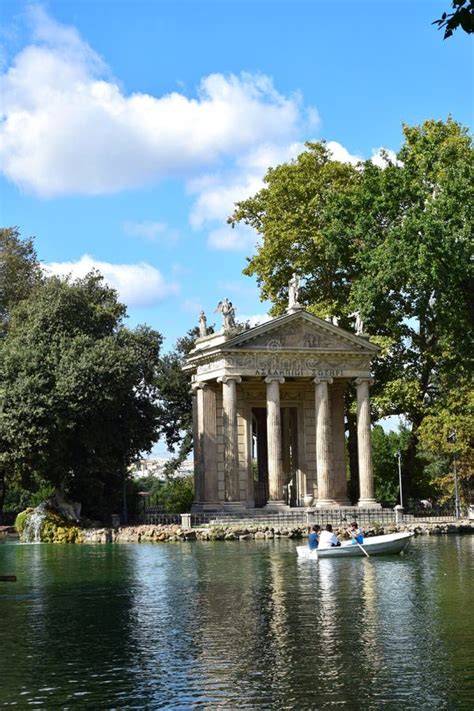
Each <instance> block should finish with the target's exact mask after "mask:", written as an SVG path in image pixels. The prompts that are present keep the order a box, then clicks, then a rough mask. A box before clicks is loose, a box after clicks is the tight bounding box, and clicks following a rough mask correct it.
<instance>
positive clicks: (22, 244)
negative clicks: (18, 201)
mask: <svg viewBox="0 0 474 711" xmlns="http://www.w3.org/2000/svg"><path fill="white" fill-rule="evenodd" d="M41 280H42V273H41V267H40V264H39V261H38V257H37V255H36V250H35V247H34V244H33V240H32V239H31V238H28V239H23V238H22V237H21V235H20V231H19V229H18V227H1V228H0V335H1V334H2V333H5V331H6V329H7V327H8V318H9V314H10V311H11V309H12V308H13V307H14V306H15V305H16V304H18V303H19V302H20V301H21V300H22V299H24V298H25V297H27V296H28V295H29V294H30V292H31V290H32V289H33V287H34V286H35V285H36V284H38V283H39V282H41Z"/></svg>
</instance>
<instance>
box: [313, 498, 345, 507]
mask: <svg viewBox="0 0 474 711" xmlns="http://www.w3.org/2000/svg"><path fill="white" fill-rule="evenodd" d="M341 506H343V504H341V503H339V500H338V499H318V500H317V501H316V504H315V505H314V507H315V508H317V509H326V508H331V509H335V508H336V509H339V508H341Z"/></svg>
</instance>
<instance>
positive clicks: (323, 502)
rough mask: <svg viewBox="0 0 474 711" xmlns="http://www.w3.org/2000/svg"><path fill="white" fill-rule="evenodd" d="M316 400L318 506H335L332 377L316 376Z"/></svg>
mask: <svg viewBox="0 0 474 711" xmlns="http://www.w3.org/2000/svg"><path fill="white" fill-rule="evenodd" d="M313 382H314V384H315V386H316V388H315V400H316V469H317V477H318V500H317V503H316V506H317V507H322V506H333V505H334V504H337V502H336V501H335V500H334V499H333V497H332V495H331V477H332V468H333V456H332V454H333V452H332V434H331V409H330V405H329V388H328V386H329V385H330V384H331V383H332V382H333V379H332V378H314V380H313Z"/></svg>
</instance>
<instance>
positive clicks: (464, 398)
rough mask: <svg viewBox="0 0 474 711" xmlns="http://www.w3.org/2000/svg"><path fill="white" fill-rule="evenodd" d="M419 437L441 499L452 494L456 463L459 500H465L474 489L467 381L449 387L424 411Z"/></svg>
mask: <svg viewBox="0 0 474 711" xmlns="http://www.w3.org/2000/svg"><path fill="white" fill-rule="evenodd" d="M453 435H454V436H453ZM419 437H420V450H421V451H422V453H423V455H424V456H425V457H426V459H427V460H428V467H427V470H428V473H429V475H430V477H431V483H432V485H433V487H434V489H435V490H436V492H437V496H438V498H439V499H440V500H441V503H444V502H445V501H447V500H450V499H453V498H454V466H456V475H457V478H458V482H459V487H458V489H459V496H460V500H461V501H462V502H463V503H465V504H469V503H470V502H471V501H472V496H473V491H474V392H473V389H472V387H470V386H469V383H464V384H461V385H460V387H458V388H456V390H455V391H454V390H453V391H449V392H448V393H447V394H446V396H445V397H444V398H443V400H442V402H440V403H438V406H437V407H436V408H433V410H432V412H429V413H428V414H427V416H426V417H425V419H424V420H423V423H422V425H421V427H420V432H419Z"/></svg>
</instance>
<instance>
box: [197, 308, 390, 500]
mask: <svg viewBox="0 0 474 711" xmlns="http://www.w3.org/2000/svg"><path fill="white" fill-rule="evenodd" d="M223 303H224V304H226V306H225V308H227V309H229V308H230V309H231V308H232V304H230V302H227V300H226V302H223ZM223 314H224V311H223ZM231 316H232V321H231V323H232V326H231V327H227V328H226V327H225V328H224V331H223V332H221V333H215V334H210V335H207V334H205V333H203V332H202V331H201V335H200V337H199V338H198V339H197V340H196V345H195V348H194V349H193V350H192V351H191V353H190V354H189V356H188V360H187V364H186V366H185V367H186V369H187V370H188V371H191V373H192V391H193V394H194V397H193V403H194V404H193V413H194V462H195V503H194V508H195V510H219V509H224V510H226V509H228V510H235V509H252V508H261V507H267V508H269V509H272V510H281V509H284V508H286V507H287V506H306V505H308V504H309V503H312V504H313V505H315V506H316V507H326V506H348V505H350V501H349V498H348V494H347V466H346V444H345V410H344V393H345V389H346V388H347V386H348V384H349V383H353V384H354V386H355V388H356V390H357V443H358V462H359V479H360V500H359V502H358V505H359V506H360V507H363V508H370V507H378V506H379V504H377V502H376V501H375V499H374V484H373V469H372V452H371V437H370V427H371V425H370V399H369V387H370V384H371V382H372V380H371V374H370V360H371V358H372V357H373V356H374V355H375V354H376V353H377V352H378V348H377V346H375V345H373V344H371V343H370V342H369V340H368V338H367V337H366V336H363V335H360V334H359V335H357V334H353V333H350V332H349V331H346V330H344V329H342V328H339V326H337V325H335V324H334V323H330V322H327V321H324V320H322V319H319V318H317V317H316V316H313V315H312V314H310V313H308V312H306V311H305V310H304V309H303V308H302V307H300V306H299V304H297V300H294V301H293V304H292V305H291V306H290V308H289V309H288V311H287V313H286V314H285V315H283V316H280V317H277V318H274V319H272V320H271V321H268V322H266V323H264V324H262V325H259V326H256V327H254V328H250V329H247V330H239V329H238V328H236V327H235V322H234V321H233V314H231ZM224 326H226V314H224ZM227 326H228V323H227Z"/></svg>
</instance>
